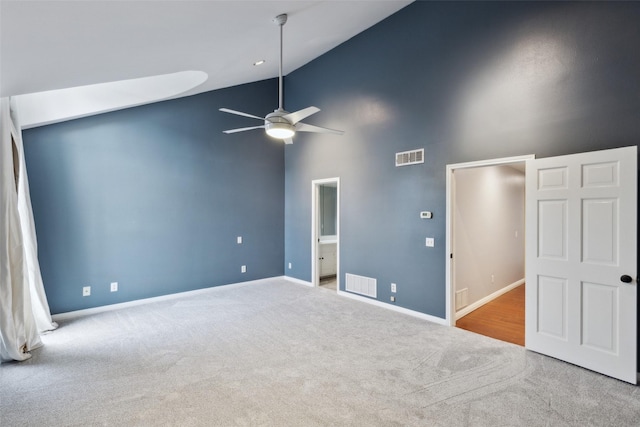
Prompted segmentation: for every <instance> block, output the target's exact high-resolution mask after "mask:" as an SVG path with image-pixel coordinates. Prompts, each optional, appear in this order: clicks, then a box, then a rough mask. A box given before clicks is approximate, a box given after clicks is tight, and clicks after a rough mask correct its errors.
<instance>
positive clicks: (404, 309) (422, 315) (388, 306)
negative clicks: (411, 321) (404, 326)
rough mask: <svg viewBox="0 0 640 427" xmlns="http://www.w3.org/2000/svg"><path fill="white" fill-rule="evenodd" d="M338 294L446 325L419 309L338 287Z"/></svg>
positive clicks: (439, 319) (444, 320)
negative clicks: (392, 303) (342, 289)
mask: <svg viewBox="0 0 640 427" xmlns="http://www.w3.org/2000/svg"><path fill="white" fill-rule="evenodd" d="M338 295H340V296H343V297H347V298H351V299H354V300H356V301H360V302H365V303H367V304H371V305H375V306H377V307H382V308H386V309H387V310H391V311H396V312H398V313H403V314H408V315H409V316H412V317H417V318H418V319H422V320H426V321H429V322H432V323H437V324H438V325H446V324H447V323H446V319H443V318H441V317H436V316H431V315H430V314H425V313H420V312H419V311H414V310H409V309H408V308H404V307H398V306H397V305H391V304H387V303H384V302H381V301H378V300H375V299H371V298H367V297H361V296H359V295H355V294H352V293H351V292H345V291H341V290H340V289H338Z"/></svg>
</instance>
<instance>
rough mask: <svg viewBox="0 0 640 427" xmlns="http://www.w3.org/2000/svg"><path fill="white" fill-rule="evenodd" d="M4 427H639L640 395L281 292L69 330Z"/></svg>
mask: <svg viewBox="0 0 640 427" xmlns="http://www.w3.org/2000/svg"><path fill="white" fill-rule="evenodd" d="M43 338H44V342H45V346H44V347H43V348H42V349H40V350H37V351H35V352H34V356H33V357H32V358H31V359H30V360H28V361H25V362H22V363H12V364H3V365H2V367H1V368H0V425H1V426H3V427H10V426H11V427H12V426H89V425H116V426H121V425H124V426H254V425H264V426H327V425H331V426H340V425H348V426H395V425H414V426H425V425H426V426H516V425H526V426H564V425H571V426H587V425H602V426H631V425H638V423H639V422H640V395H639V394H638V388H637V387H635V386H631V385H628V384H625V383H622V382H620V381H617V380H613V379H610V378H607V377H604V376H601V375H598V374H595V373H593V372H590V371H587V370H584V369H581V368H578V367H575V366H572V365H568V364H565V363H563V362H560V361H557V360H554V359H551V358H547V357H543V356H540V355H537V354H534V353H531V352H527V351H526V350H524V349H523V348H522V347H519V346H516V345H512V344H508V343H503V342H500V341H496V340H493V339H490V338H486V337H482V336H479V335H476V334H473V333H470V332H467V331H463V330H460V329H456V328H448V327H443V326H438V325H434V324H431V323H429V322H426V321H423V320H420V319H416V318H413V317H410V316H406V315H403V314H399V313H396V312H392V311H389V310H384V309H382V308H379V307H375V306H371V305H368V304H364V303H361V302H358V301H353V300H351V299H348V298H344V297H341V296H339V295H337V294H336V293H335V292H328V291H326V290H323V289H314V288H307V287H304V286H301V285H296V284H292V283H289V282H286V281H284V280H281V279H270V280H266V281H263V282H261V283H258V284H250V285H247V286H233V287H220V288H215V289H212V290H211V291H210V292H206V293H204V294H200V295H192V296H186V297H181V298H178V299H175V300H169V301H160V302H154V303H151V304H147V305H144V306H139V307H132V308H125V309H120V310H117V311H110V312H105V313H100V314H94V315H91V316H85V317H78V318H75V319H71V320H67V321H62V322H61V324H60V328H59V329H58V330H57V331H55V332H54V333H52V334H50V335H46V336H44V337H43Z"/></svg>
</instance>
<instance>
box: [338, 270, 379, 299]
mask: <svg viewBox="0 0 640 427" xmlns="http://www.w3.org/2000/svg"><path fill="white" fill-rule="evenodd" d="M345 282H346V284H345V289H346V290H347V291H349V292H353V293H354V294H360V295H366V296H368V297H371V298H376V297H377V295H378V291H377V290H378V283H377V280H376V279H372V278H371V277H365V276H358V275H356V274H349V273H347V274H346V280H345Z"/></svg>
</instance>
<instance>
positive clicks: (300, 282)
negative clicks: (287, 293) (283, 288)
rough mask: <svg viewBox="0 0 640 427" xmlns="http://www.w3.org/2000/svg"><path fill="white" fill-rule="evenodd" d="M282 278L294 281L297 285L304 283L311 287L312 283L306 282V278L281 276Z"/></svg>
mask: <svg viewBox="0 0 640 427" xmlns="http://www.w3.org/2000/svg"><path fill="white" fill-rule="evenodd" d="M282 278H283V279H284V280H288V281H289V282H292V283H296V284H298V285H304V286H309V287H311V288H313V283H311V282H307V281H306V280H301V279H296V278H295V277H290V276H282Z"/></svg>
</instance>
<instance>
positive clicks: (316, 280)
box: [311, 177, 340, 289]
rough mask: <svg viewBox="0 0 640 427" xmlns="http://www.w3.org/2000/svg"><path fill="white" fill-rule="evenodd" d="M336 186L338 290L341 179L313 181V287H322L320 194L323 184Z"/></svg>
mask: <svg viewBox="0 0 640 427" xmlns="http://www.w3.org/2000/svg"><path fill="white" fill-rule="evenodd" d="M333 183H335V184H336V236H335V243H336V289H340V177H334V178H324V179H314V180H313V181H311V286H314V287H316V286H320V283H319V278H318V238H319V237H318V193H319V188H320V185H322V184H333Z"/></svg>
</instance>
